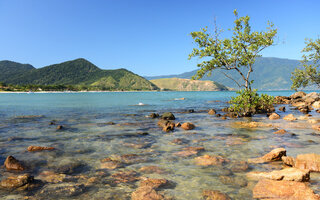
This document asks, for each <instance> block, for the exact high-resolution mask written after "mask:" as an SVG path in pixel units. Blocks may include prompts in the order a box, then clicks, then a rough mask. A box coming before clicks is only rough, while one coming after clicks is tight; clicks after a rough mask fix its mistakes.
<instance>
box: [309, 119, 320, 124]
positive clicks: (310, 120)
mask: <svg viewBox="0 0 320 200" xmlns="http://www.w3.org/2000/svg"><path fill="white" fill-rule="evenodd" d="M307 122H308V123H309V124H317V123H319V119H309V120H308V121H307Z"/></svg>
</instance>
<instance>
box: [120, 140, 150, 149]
mask: <svg viewBox="0 0 320 200" xmlns="http://www.w3.org/2000/svg"><path fill="white" fill-rule="evenodd" d="M151 144H152V143H151V142H147V141H137V142H134V141H133V142H124V143H123V146H125V147H131V148H134V149H145V148H148V147H150V146H151Z"/></svg>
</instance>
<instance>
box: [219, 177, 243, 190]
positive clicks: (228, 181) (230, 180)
mask: <svg viewBox="0 0 320 200" xmlns="http://www.w3.org/2000/svg"><path fill="white" fill-rule="evenodd" d="M219 180H220V181H221V183H223V184H225V185H233V186H238V187H245V186H247V185H248V181H247V180H246V179H245V178H242V177H240V176H237V177H232V176H219Z"/></svg>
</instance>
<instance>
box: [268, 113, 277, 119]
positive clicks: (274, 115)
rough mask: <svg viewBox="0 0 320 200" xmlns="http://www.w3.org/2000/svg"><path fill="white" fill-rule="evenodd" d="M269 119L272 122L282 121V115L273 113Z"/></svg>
mask: <svg viewBox="0 0 320 200" xmlns="http://www.w3.org/2000/svg"><path fill="white" fill-rule="evenodd" d="M269 119H271V120H275V119H280V115H278V114H277V113H272V114H271V115H270V116H269Z"/></svg>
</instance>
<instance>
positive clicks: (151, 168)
mask: <svg viewBox="0 0 320 200" xmlns="http://www.w3.org/2000/svg"><path fill="white" fill-rule="evenodd" d="M139 171H140V172H142V173H146V174H153V173H156V174H162V173H164V170H163V169H162V168H160V167H158V166H154V165H150V166H143V167H141V168H140V169H139Z"/></svg>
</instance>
